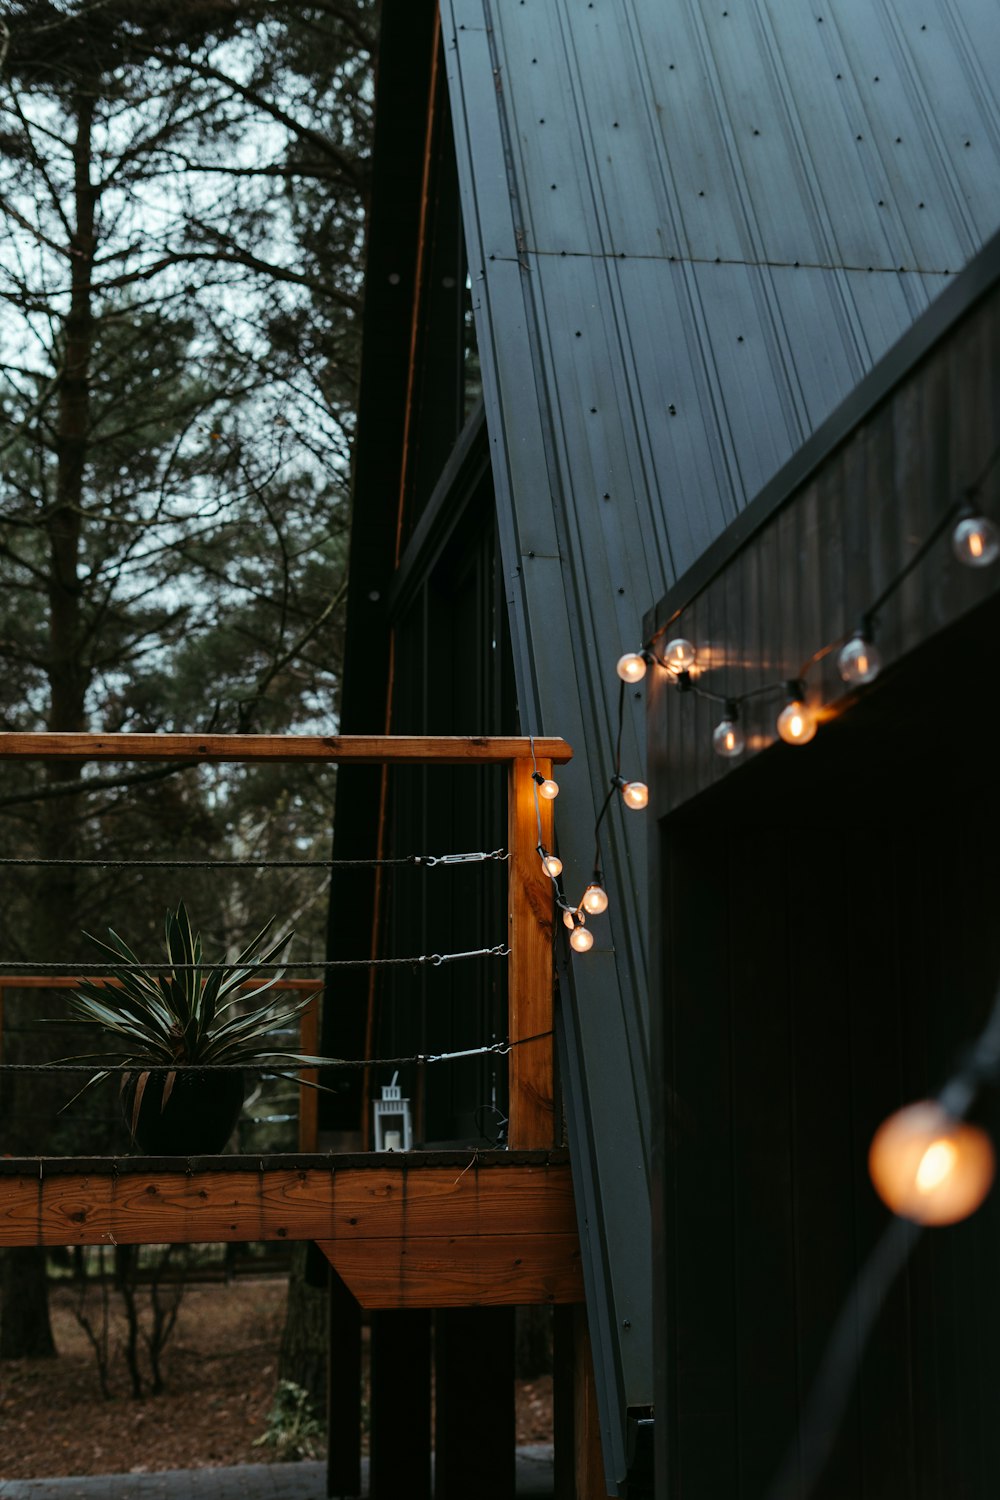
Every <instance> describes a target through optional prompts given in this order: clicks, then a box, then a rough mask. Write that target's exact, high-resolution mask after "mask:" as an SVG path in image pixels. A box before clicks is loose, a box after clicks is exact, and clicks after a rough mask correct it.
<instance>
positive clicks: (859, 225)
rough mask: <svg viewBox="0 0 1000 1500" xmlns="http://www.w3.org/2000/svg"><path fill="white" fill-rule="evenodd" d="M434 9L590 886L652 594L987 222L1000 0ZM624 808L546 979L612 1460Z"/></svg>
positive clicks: (531, 608)
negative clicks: (579, 944) (604, 914)
mask: <svg viewBox="0 0 1000 1500" xmlns="http://www.w3.org/2000/svg"><path fill="white" fill-rule="evenodd" d="M441 10H442V22H443V35H444V42H445V49H446V60H447V67H448V74H449V86H450V92H451V105H452V113H453V118H454V127H455V134H456V142H457V147H458V158H459V173H460V178H461V183H462V191H463V202H464V210H465V224H466V237H467V244H468V252H469V263H470V266H471V269H472V277H473V288H474V297H475V302H476V312H477V327H478V339H479V348H480V355H481V359H482V367H483V386H484V396H485V405H486V418H487V425H488V429H489V436H490V444H491V450H492V454H493V466H494V477H495V484H496V490H497V501H498V512H499V517H500V528H501V542H502V548H503V555H504V566H505V574H506V584H507V591H508V599H509V607H510V611H511V621H512V632H513V636H514V652H515V666H516V670H517V673H518V684H519V699H520V711H521V718H522V726H523V727H524V728H525V729H533V730H535V731H539V730H542V729H543V728H544V729H545V730H546V731H547V732H552V733H559V734H561V735H563V736H564V737H565V738H567V739H568V740H569V741H570V742H571V743H572V744H573V746H574V749H575V752H576V758H575V759H574V762H573V764H572V766H571V767H570V768H568V770H567V772H566V773H565V774H564V775H563V776H562V777H561V780H562V782H563V785H564V789H565V790H564V796H563V798H561V799H560V805H559V808H558V813H559V817H558V825H559V838H560V852H561V854H562V856H563V858H564V860H565V862H566V867H567V873H568V874H569V875H570V876H571V880H570V885H571V887H573V886H575V885H578V886H581V887H582V884H583V883H584V882H585V881H586V879H587V877H588V876H589V873H590V863H591V859H592V844H591V837H590V832H589V829H590V827H591V826H592V823H593V809H594V807H595V806H596V805H597V803H598V802H599V800H600V799H602V798H603V795H604V792H605V790H606V787H607V777H608V774H609V772H610V757H611V745H612V742H613V735H614V723H615V711H616V702H617V693H618V684H617V680H616V678H615V677H614V662H615V659H616V657H617V656H618V655H619V654H620V653H621V651H623V650H625V649H627V648H629V647H633V646H635V645H636V644H637V643H638V640H639V636H640V624H641V620H642V616H643V613H644V612H645V611H646V610H648V609H649V608H650V607H651V606H652V605H653V604H654V603H655V601H656V600H658V599H660V598H661V597H662V596H663V595H664V593H665V592H666V591H667V590H668V589H669V588H670V586H671V585H672V584H673V583H674V582H675V581H676V579H677V578H678V577H679V576H680V575H681V574H682V573H683V572H685V571H686V570H687V569H688V568H690V567H691V566H692V565H693V564H694V563H695V562H696V561H697V559H698V558H699V557H700V556H701V554H702V553H703V552H704V551H705V550H706V548H708V547H709V546H710V544H711V543H712V542H713V541H714V540H715V539H716V538H717V537H718V536H719V535H720V534H721V533H722V532H723V531H724V530H725V528H726V527H727V526H729V525H730V524H731V523H732V522H733V521H734V520H735V519H736V518H737V517H738V516H739V514H740V513H741V512H742V510H743V509H744V507H745V506H746V505H747V504H748V502H749V500H750V499H751V498H752V497H753V496H754V495H755V494H756V493H757V492H758V491H759V490H760V489H761V487H762V486H763V485H764V484H765V483H766V482H767V481H768V480H769V479H770V478H771V477H772V476H773V475H774V474H775V473H776V471H777V470H778V469H779V468H780V467H781V465H782V464H784V463H785V462H787V461H788V460H789V458H790V457H791V456H792V455H793V453H795V451H796V450H797V449H798V448H799V447H800V446H801V444H802V443H803V442H805V441H806V440H807V439H808V438H809V436H810V434H811V433H813V432H814V431H815V430H816V429H817V428H818V427H819V426H820V425H821V424H822V423H823V421H824V420H825V419H826V418H827V417H828V416H829V414H830V413H831V412H832V411H833V410H834V408H835V407H836V406H837V405H838V403H839V402H841V401H842V400H844V399H845V397H847V395H848V394H849V392H850V391H851V390H852V389H853V388H854V387H855V386H856V385H857V383H858V382H859V381H860V380H861V379H862V378H863V377H864V376H865V374H866V373H867V372H868V371H869V370H870V369H871V368H872V366H873V365H874V364H875V363H876V362H877V361H878V360H879V359H880V358H881V356H882V355H883V354H885V352H886V351H887V350H888V349H889V348H890V346H891V345H893V344H894V343H895V342H896V340H897V339H899V338H900V337H901V335H902V334H903V333H904V332H905V331H906V329H907V328H908V327H909V326H910V325H911V324H912V323H913V321H914V320H915V319H916V318H917V317H918V316H919V315H920V313H921V312H922V311H923V310H924V309H925V308H926V307H927V306H928V305H929V303H930V302H931V300H932V299H933V298H934V297H935V296H937V295H938V294H939V293H940V292H941V291H942V290H943V289H944V288H945V287H946V286H947V285H948V283H949V279H950V277H951V276H952V275H954V274H955V273H956V272H957V271H958V270H959V269H960V268H961V267H962V266H963V265H964V264H965V263H966V262H967V261H968V260H969V259H970V257H971V256H972V255H973V254H974V252H975V251H976V250H977V248H978V247H979V246H980V245H981V244H982V243H983V242H984V241H985V239H986V238H987V237H988V236H989V235H990V234H992V233H993V232H994V231H995V230H996V229H997V227H998V224H1000V97H998V85H997V79H1000V26H997V24H996V9H995V4H994V3H993V0H965V3H963V4H961V5H958V4H957V3H955V0H926V3H925V4H922V5H921V6H920V7H919V8H917V7H913V6H909V5H906V4H904V3H902V0H896V3H893V0H864V3H857V0H815V3H814V4H812V5H808V6H807V5H806V4H804V3H802V0H729V3H728V6H727V0H714V3H713V4H712V5H708V4H707V3H704V0H697V3H696V0H672V3H670V4H669V5H668V4H665V3H664V0H587V3H585V0H442V5H441ZM641 697H642V692H641V691H637V692H636V694H635V697H634V698H632V699H630V706H631V708H632V711H633V717H632V718H630V721H629V723H628V725H627V726H626V737H625V761H626V765H627V766H628V768H629V769H633V768H635V767H637V766H639V765H640V764H641V754H642V751H641V738H642V736H641V727H640V718H641V704H640V702H638V701H636V700H637V699H641ZM625 817H633V815H625ZM625 817H622V816H620V815H619V813H618V810H617V809H616V812H615V815H614V816H613V818H612V819H611V821H610V826H609V828H608V844H609V848H608V849H607V851H606V856H605V857H606V864H607V866H609V867H610V868H609V870H608V878H609V881H610V885H611V890H612V896H613V906H612V910H611V913H610V916H609V919H608V921H607V922H606V923H605V925H604V926H603V929H601V928H600V927H598V928H597V929H595V930H597V932H598V941H597V944H596V946H595V948H594V950H592V952H591V953H590V954H589V955H587V956H586V958H585V959H583V960H580V961H577V962H576V964H575V966H574V974H573V985H572V990H571V994H570V995H569V996H567V997H565V998H566V1000H567V1004H566V1007H565V1013H566V1020H567V1026H566V1055H565V1063H566V1066H567V1068H568V1080H569V1086H568V1107H569V1111H570V1124H571V1130H572V1132H573V1146H574V1155H575V1161H576V1177H575V1181H576V1185H577V1193H578V1198H579V1199H580V1201H581V1211H582V1215H583V1219H584V1223H585V1226H586V1228H587V1230H588V1244H589V1259H588V1260H586V1270H587V1274H588V1276H589V1281H588V1297H589V1302H590V1319H591V1330H592V1335H593V1338H594V1348H595V1359H596V1363H597V1373H598V1386H599V1392H600V1395H601V1400H602V1432H603V1437H604V1443H605V1455H606V1459H607V1461H608V1464H609V1473H610V1474H611V1475H613V1476H615V1477H616V1478H619V1479H620V1478H621V1477H622V1475H623V1474H624V1472H625V1464H626V1458H625V1448H624V1444H625V1438H624V1423H623V1421H622V1417H623V1412H624V1410H625V1409H626V1408H636V1407H642V1406H643V1405H644V1404H646V1403H648V1402H649V1401H650V1400H651V1374H650V1371H651V1361H650V1346H651V1327H650V1319H649V1312H648V1308H649V1296H650V1284H651V1283H650V1275H651V1273H650V1266H649V1252H648V1236H649V1217H648V1198H647V1187H646V1182H647V1175H648V1149H649V1148H648V1050H647V1048H648V1040H647V1038H648V1016H647V1001H646V992H645V979H644V976H645V968H646V959H645V943H646V936H645V921H644V918H645V910H644V909H645V904H646V879H645V855H644V848H643V844H644V837H645V830H644V828H641V827H639V826H637V825H638V823H639V822H640V821H641V820H638V819H634V820H633V822H632V824H631V825H629V824H627V823H626V821H625ZM654 920H655V914H654ZM587 1255H588V1249H587V1248H585V1257H586V1256H587Z"/></svg>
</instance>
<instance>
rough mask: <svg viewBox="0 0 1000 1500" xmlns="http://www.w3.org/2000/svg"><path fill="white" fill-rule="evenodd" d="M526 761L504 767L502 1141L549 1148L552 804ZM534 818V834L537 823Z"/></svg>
mask: <svg viewBox="0 0 1000 1500" xmlns="http://www.w3.org/2000/svg"><path fill="white" fill-rule="evenodd" d="M542 743H543V742H542V741H540V740H536V741H535V746H536V756H537V762H538V771H539V773H540V774H541V775H542V776H549V775H550V774H551V769H552V767H551V761H550V760H549V759H548V757H547V756H545V755H543V754H542V752H541V751H540V750H539V746H540V745H541V744H542ZM533 771H534V767H533V765H532V762H531V761H530V760H523V759H522V760H516V761H514V762H513V763H512V764H511V767H510V773H509V783H510V784H509V788H508V793H507V829H508V831H507V848H508V850H509V853H510V862H509V866H508V881H509V886H508V889H509V896H510V914H509V918H510V929H509V938H508V943H509V946H510V965H509V970H508V1007H509V1012H510V1020H509V1026H510V1031H509V1036H510V1040H511V1042H513V1043H515V1044H516V1043H518V1042H519V1041H520V1039H522V1038H537V1040H533V1041H525V1042H524V1043H523V1044H522V1045H520V1046H519V1045H514V1046H513V1047H512V1049H511V1053H510V1057H509V1059H508V1066H509V1069H510V1072H509V1079H510V1102H509V1106H508V1114H509V1117H510V1124H509V1127H508V1140H509V1142H510V1145H511V1146H512V1147H513V1148H514V1149H515V1150H520V1149H530V1148H534V1147H545V1146H551V1145H552V1143H553V1139H554V1131H555V1109H554V1100H553V1081H552V912H553V896H552V882H551V880H550V879H549V877H548V875H546V873H545V871H544V870H543V869H542V861H541V859H540V857H539V854H538V845H539V843H541V844H542V845H544V847H545V848H546V849H548V850H551V848H552V803H551V802H548V801H546V799H545V798H544V797H541V798H538V799H537V803H536V798H535V790H536V783H535V782H534V780H533ZM539 818H540V819H541V837H540V838H539V830H538V823H539Z"/></svg>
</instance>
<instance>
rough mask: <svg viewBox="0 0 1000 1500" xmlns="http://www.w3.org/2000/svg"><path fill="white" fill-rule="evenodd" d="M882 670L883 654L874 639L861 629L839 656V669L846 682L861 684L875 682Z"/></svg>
mask: <svg viewBox="0 0 1000 1500" xmlns="http://www.w3.org/2000/svg"><path fill="white" fill-rule="evenodd" d="M881 670H882V656H881V653H880V652H879V650H878V648H877V647H876V646H875V645H874V644H873V642H872V641H870V640H868V639H867V638H866V636H864V635H863V634H862V632H861V631H860V630H859V631H858V633H857V634H856V635H853V636H852V637H851V639H850V640H849V641H848V642H847V645H846V646H845V647H844V648H843V650H842V651H841V653H840V655H839V656H838V657H837V671H838V672H839V673H840V675H841V677H842V678H843V679H844V681H845V682H851V683H856V684H857V685H858V686H860V685H861V684H862V683H865V682H874V681H875V679H876V677H877V676H878V674H879V673H880V672H881Z"/></svg>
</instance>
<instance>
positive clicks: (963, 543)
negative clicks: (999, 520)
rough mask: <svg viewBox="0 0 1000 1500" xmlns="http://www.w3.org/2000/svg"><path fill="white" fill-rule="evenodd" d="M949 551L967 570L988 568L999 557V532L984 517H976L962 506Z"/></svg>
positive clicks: (969, 507)
mask: <svg viewBox="0 0 1000 1500" xmlns="http://www.w3.org/2000/svg"><path fill="white" fill-rule="evenodd" d="M951 549H952V551H953V552H954V554H955V556H956V557H957V558H958V560H959V562H960V563H964V564H965V566H966V567H967V568H988V567H989V566H990V565H991V563H995V562H996V560H997V557H1000V530H998V529H997V527H996V526H994V524H993V522H992V521H990V520H988V519H987V517H986V516H977V515H975V514H974V513H973V510H972V507H971V506H969V505H967V506H964V507H963V508H962V511H961V513H960V515H959V518H958V524H957V525H956V527H955V530H954V531H953V532H952V534H951Z"/></svg>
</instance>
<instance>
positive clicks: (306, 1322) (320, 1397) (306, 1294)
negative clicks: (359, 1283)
mask: <svg viewBox="0 0 1000 1500" xmlns="http://www.w3.org/2000/svg"><path fill="white" fill-rule="evenodd" d="M308 1252H309V1246H308V1245H307V1244H305V1243H302V1244H297V1245H296V1246H295V1250H294V1254H293V1257H292V1271H291V1275H290V1277H289V1280H288V1306H287V1309H286V1312H285V1329H284V1332H283V1333H282V1335H281V1353H280V1354H279V1356H278V1379H279V1380H294V1382H295V1384H296V1385H300V1386H302V1388H303V1390H306V1391H308V1392H309V1395H310V1398H311V1401H312V1407H313V1411H314V1412H315V1414H316V1416H317V1417H319V1419H320V1421H323V1420H325V1415H326V1341H327V1337H326V1336H327V1330H326V1324H327V1305H326V1298H327V1292H326V1286H325V1284H324V1285H323V1286H322V1287H316V1286H310V1284H309V1282H308V1281H307V1280H306V1258H307V1256H308Z"/></svg>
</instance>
